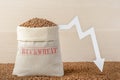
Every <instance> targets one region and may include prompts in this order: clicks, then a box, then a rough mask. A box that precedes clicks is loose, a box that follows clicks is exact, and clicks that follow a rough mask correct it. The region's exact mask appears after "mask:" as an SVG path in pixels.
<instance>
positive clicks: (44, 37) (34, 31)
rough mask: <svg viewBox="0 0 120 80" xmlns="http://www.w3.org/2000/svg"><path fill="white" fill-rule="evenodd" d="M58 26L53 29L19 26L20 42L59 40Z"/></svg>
mask: <svg viewBox="0 0 120 80" xmlns="http://www.w3.org/2000/svg"><path fill="white" fill-rule="evenodd" d="M58 29H59V27H58V26H52V27H37V28H30V27H23V26H17V40H18V41H52V40H58V35H59V34H58Z"/></svg>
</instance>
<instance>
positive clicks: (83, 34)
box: [59, 17, 101, 59]
mask: <svg viewBox="0 0 120 80" xmlns="http://www.w3.org/2000/svg"><path fill="white" fill-rule="evenodd" d="M74 25H75V27H76V30H77V33H78V36H79V38H80V39H82V38H84V37H86V36H88V35H90V36H91V39H92V44H93V48H94V52H95V56H96V59H100V58H101V56H100V51H99V47H98V43H97V39H96V35H95V31H94V28H90V29H89V30H87V31H85V32H83V31H82V29H81V26H80V23H79V19H78V17H75V18H74V19H73V20H72V21H71V22H70V23H69V24H68V25H59V28H60V29H70V28H71V27H72V26H74Z"/></svg>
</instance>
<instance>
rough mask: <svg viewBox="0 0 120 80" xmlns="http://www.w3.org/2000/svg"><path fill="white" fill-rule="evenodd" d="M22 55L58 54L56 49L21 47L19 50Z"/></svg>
mask: <svg viewBox="0 0 120 80" xmlns="http://www.w3.org/2000/svg"><path fill="white" fill-rule="evenodd" d="M19 51H20V54H23V55H47V54H56V53H57V48H56V47H47V48H46V47H45V48H41V47H21V48H19Z"/></svg>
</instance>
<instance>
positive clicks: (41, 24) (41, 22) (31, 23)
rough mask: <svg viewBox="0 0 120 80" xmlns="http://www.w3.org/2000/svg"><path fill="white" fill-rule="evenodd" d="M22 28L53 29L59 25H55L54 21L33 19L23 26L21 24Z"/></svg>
mask: <svg viewBox="0 0 120 80" xmlns="http://www.w3.org/2000/svg"><path fill="white" fill-rule="evenodd" d="M20 26H22V27H30V28H31V27H34V28H36V27H53V26H57V24H55V23H53V22H52V21H49V20H47V19H42V18H32V19H30V20H28V21H26V22H24V23H23V24H21V25H20Z"/></svg>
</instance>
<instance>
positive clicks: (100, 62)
mask: <svg viewBox="0 0 120 80" xmlns="http://www.w3.org/2000/svg"><path fill="white" fill-rule="evenodd" d="M104 61H105V59H102V58H98V59H96V60H94V63H95V64H96V66H97V67H98V68H99V70H100V71H101V72H102V71H103V66H104Z"/></svg>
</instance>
